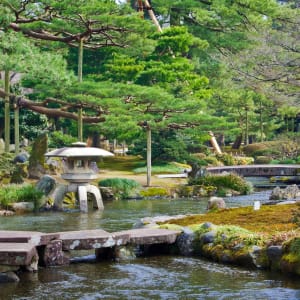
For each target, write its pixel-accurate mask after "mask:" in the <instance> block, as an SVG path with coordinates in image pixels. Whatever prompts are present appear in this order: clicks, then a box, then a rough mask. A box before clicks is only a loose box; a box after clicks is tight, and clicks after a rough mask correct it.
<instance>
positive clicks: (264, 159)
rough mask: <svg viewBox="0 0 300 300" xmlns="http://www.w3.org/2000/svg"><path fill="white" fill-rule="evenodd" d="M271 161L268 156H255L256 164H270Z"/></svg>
mask: <svg viewBox="0 0 300 300" xmlns="http://www.w3.org/2000/svg"><path fill="white" fill-rule="evenodd" d="M271 161H272V159H271V158H270V157H268V156H257V157H256V158H255V163H256V164H269V163H271Z"/></svg>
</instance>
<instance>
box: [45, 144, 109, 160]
mask: <svg viewBox="0 0 300 300" xmlns="http://www.w3.org/2000/svg"><path fill="white" fill-rule="evenodd" d="M45 156H47V157H75V158H76V157H77V158H89V157H90V158H96V157H107V156H114V154H113V153H111V152H109V151H106V150H104V149H101V148H95V147H83V146H80V147H64V148H59V149H55V150H52V151H50V152H47V153H46V154H45Z"/></svg>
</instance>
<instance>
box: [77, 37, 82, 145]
mask: <svg viewBox="0 0 300 300" xmlns="http://www.w3.org/2000/svg"><path fill="white" fill-rule="evenodd" d="M82 64H83V39H80V42H79V46H78V82H82ZM77 126H78V128H77V130H78V140H79V141H80V142H82V141H83V135H82V132H83V124H82V108H79V109H78V124H77Z"/></svg>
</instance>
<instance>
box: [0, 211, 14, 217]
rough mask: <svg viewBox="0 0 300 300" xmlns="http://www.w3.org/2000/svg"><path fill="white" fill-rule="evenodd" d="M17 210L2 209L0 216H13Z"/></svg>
mask: <svg viewBox="0 0 300 300" xmlns="http://www.w3.org/2000/svg"><path fill="white" fill-rule="evenodd" d="M14 214H15V212H13V211H11V210H0V216H13V215H14Z"/></svg>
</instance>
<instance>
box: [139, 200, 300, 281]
mask: <svg viewBox="0 0 300 300" xmlns="http://www.w3.org/2000/svg"><path fill="white" fill-rule="evenodd" d="M299 216H300V203H296V204H286V205H273V206H262V207H261V209H260V210H254V209H253V207H242V208H231V209H224V210H220V211H215V212H209V213H207V214H203V215H188V216H180V217H175V218H167V220H165V221H162V220H161V219H158V220H156V221H155V220H154V222H153V223H152V221H151V220H150V221H149V219H146V220H144V225H145V226H150V227H151V226H155V227H159V228H168V229H176V230H181V231H182V233H181V235H180V236H179V237H178V239H177V242H176V247H175V248H176V249H172V251H173V252H174V251H177V252H178V253H179V254H182V255H186V256H202V257H206V258H208V259H211V260H213V261H216V262H220V263H226V264H234V265H240V266H244V267H247V268H258V269H268V270H274V271H279V272H283V273H290V274H295V275H298V276H299V275H300V228H299ZM149 223H152V224H149Z"/></svg>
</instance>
